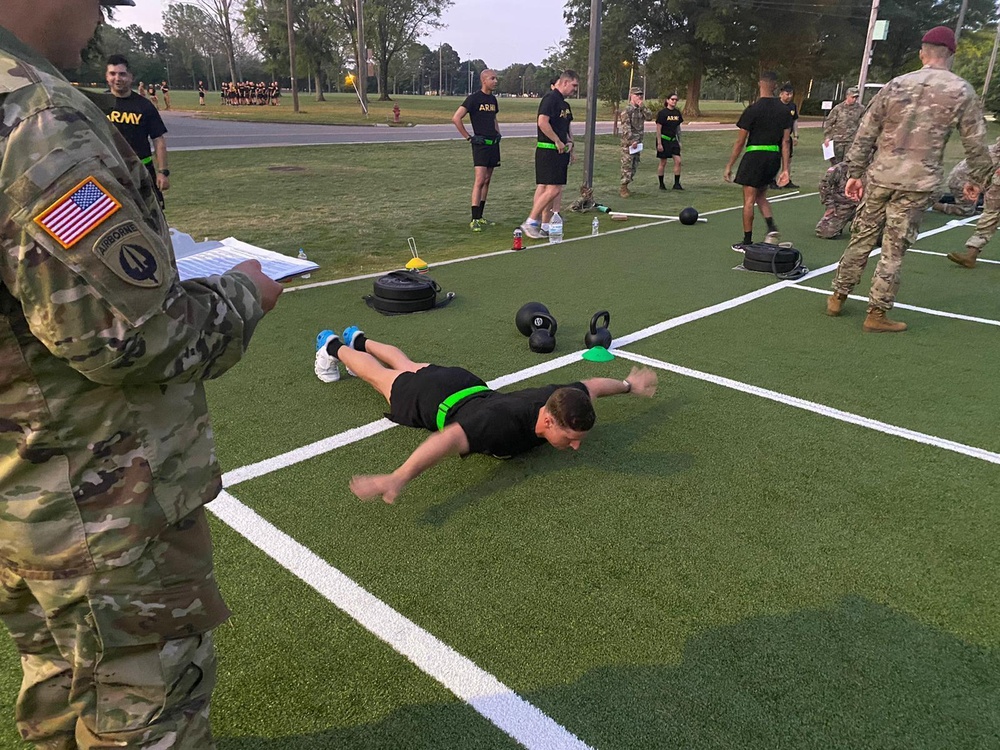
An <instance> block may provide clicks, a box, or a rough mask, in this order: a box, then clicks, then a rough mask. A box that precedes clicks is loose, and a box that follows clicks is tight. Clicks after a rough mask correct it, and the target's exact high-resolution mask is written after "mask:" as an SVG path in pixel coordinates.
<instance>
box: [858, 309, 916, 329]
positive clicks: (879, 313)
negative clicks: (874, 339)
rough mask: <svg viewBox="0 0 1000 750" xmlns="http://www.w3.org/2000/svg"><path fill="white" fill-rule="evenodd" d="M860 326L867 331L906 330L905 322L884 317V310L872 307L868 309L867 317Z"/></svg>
mask: <svg viewBox="0 0 1000 750" xmlns="http://www.w3.org/2000/svg"><path fill="white" fill-rule="evenodd" d="M861 327H862V328H863V329H864V330H866V331H868V332H869V333H902V332H903V331H905V330H906V323H900V322H899V321H898V320H889V319H888V318H887V317H885V310H880V309H879V308H877V307H873V308H871V309H870V310H869V311H868V317H867V318H865V322H864V324H863V325H862V326H861Z"/></svg>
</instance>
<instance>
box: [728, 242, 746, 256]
mask: <svg viewBox="0 0 1000 750" xmlns="http://www.w3.org/2000/svg"><path fill="white" fill-rule="evenodd" d="M731 247H732V248H733V250H735V251H736V252H738V253H745V252H746V251H747V246H746V245H745V244H744V243H742V242H736V243H734V244H733V245H731Z"/></svg>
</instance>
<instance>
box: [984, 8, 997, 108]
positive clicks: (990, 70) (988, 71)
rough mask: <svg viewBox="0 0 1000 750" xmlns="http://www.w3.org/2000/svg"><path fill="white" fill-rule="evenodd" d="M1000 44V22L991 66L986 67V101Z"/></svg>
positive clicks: (994, 39) (991, 56) (991, 57)
mask: <svg viewBox="0 0 1000 750" xmlns="http://www.w3.org/2000/svg"><path fill="white" fill-rule="evenodd" d="M998 44H1000V24H997V30H996V34H995V36H994V37H993V54H991V55H990V66H989V67H988V68H987V69H986V80H985V81H983V102H984V103H985V101H986V92H988V91H989V90H990V79H991V78H993V66H994V65H995V64H996V61H997V45H998Z"/></svg>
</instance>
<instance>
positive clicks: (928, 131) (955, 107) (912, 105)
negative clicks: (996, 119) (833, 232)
mask: <svg viewBox="0 0 1000 750" xmlns="http://www.w3.org/2000/svg"><path fill="white" fill-rule="evenodd" d="M922 42H923V43H922V45H921V48H920V60H921V62H922V63H923V65H924V67H923V68H922V69H920V70H917V71H914V72H912V73H907V74H905V75H902V76H899V77H897V78H894V79H893V80H891V81H889V83H887V84H886V85H885V87H884V88H883V89H882V90H881V91H879V93H878V94H877V95H876V96H875V98H874V99H873V100H872V103H871V105H870V106H869V107H868V109H867V111H866V112H865V114H864V116H863V117H862V118H861V125H860V127H859V128H858V133H857V135H856V136H855V138H854V142H853V143H852V144H851V147H850V148H849V149H848V151H847V157H846V161H847V164H848V166H847V169H848V175H849V178H848V181H847V187H846V188H845V190H844V192H845V193H846V194H847V196H848V197H850V198H855V199H859V200H862V202H861V205H860V206H859V207H858V214H857V216H856V217H855V219H854V224H853V226H852V227H851V234H852V236H851V242H850V244H849V245H848V246H847V250H845V251H844V255H843V257H842V258H841V259H840V263H839V265H838V266H837V274H836V276H835V277H834V280H833V294H832V295H831V296H830V297H829V299H828V300H827V304H826V313H827V315H834V316H836V315H840V313H841V311H842V308H843V305H844V301H845V300H846V299H847V296H848V295H849V294H850V293H851V291H852V290H853V289H854V287H855V286H856V285H857V283H858V282H859V281H860V280H861V274H862V273H863V272H864V269H865V266H866V265H867V264H868V256H869V255H870V254H871V252H872V250H873V249H874V247H875V244H876V241H877V239H878V237H879V235H880V234H881V235H882V252H881V254H880V256H879V260H878V266H877V267H876V268H875V276H874V278H873V279H872V286H871V291H870V292H869V295H868V315H867V317H866V318H865V322H864V324H863V328H864V330H866V331H873V332H899V331H905V330H906V324H905V323H901V322H898V321H893V320H890V319H889V318H887V317H886V313H887V312H888V311H889V310H890V309H892V306H893V304H894V302H895V300H896V292H897V290H898V289H899V276H900V266H901V265H902V263H903V255H904V254H905V253H906V250H907V248H909V246H910V244H911V243H912V242H913V240H914V238H915V237H916V235H917V232H918V231H919V229H920V222H921V220H922V219H923V216H924V212H925V211H926V209H927V208H928V207H929V206H930V205H931V204H932V203H933V202H934V196H935V193H936V191H937V190H938V186H939V185H940V184H941V179H942V174H941V172H942V169H941V162H942V160H943V157H944V147H945V144H946V143H947V142H948V136H949V135H951V131H952V130H954V129H957V130H958V132H959V135H960V136H961V138H962V145H963V146H964V147H965V153H966V156H967V158H968V160H969V168H970V182H969V184H968V185H967V186H966V189H965V192H966V195H967V197H969V198H970V199H972V198H973V197H974V196H975V195H976V193H977V192H978V191H979V189H980V188H981V186H982V185H983V184H985V182H986V180H987V179H988V178H989V175H990V173H991V172H992V170H993V162H992V160H991V159H990V154H989V151H988V150H987V148H986V143H985V136H986V122H985V120H984V119H983V109H982V106H981V105H980V103H979V98H978V97H977V96H976V92H975V91H974V90H973V88H972V86H970V85H969V84H968V83H967V82H966V81H965V80H963V79H962V78H960V77H959V76H957V75H955V74H954V73H952V72H951V71H950V70H949V67H950V64H951V56H952V55H953V54H955V34H954V32H953V31H952V30H951V29H949V28H947V27H945V26H938V27H936V28H933V29H931V30H930V31H928V32H927V33H926V34H925V35H924V37H923V40H922ZM863 176H864V177H866V178H867V185H864V186H863V185H862V182H861V178H862V177H863Z"/></svg>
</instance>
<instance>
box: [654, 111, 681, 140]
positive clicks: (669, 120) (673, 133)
mask: <svg viewBox="0 0 1000 750" xmlns="http://www.w3.org/2000/svg"><path fill="white" fill-rule="evenodd" d="M682 122H684V115H682V114H681V111H680V110H679V109H677V108H676V107H675V108H674V109H670V108H669V107H664V108H663V109H661V110H660V111H659V112H657V113H656V124H657V125H659V126H660V134H661V135H663V136H666V137H667V138H670V139H674V138H676V137H677V129H678V128H679V127H680V126H681V123H682Z"/></svg>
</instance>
